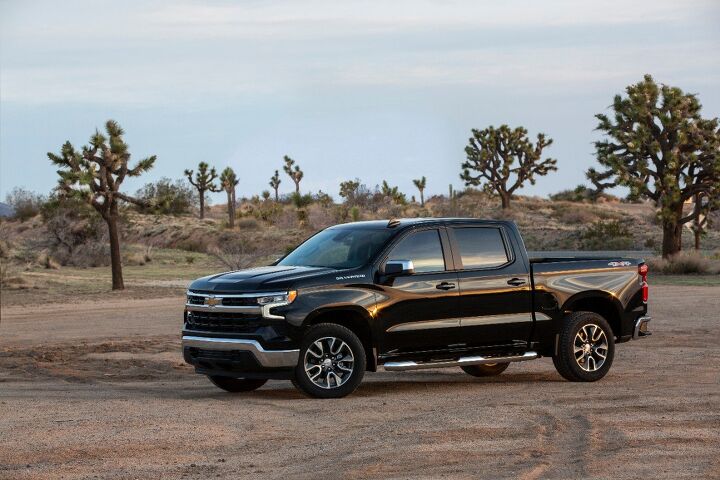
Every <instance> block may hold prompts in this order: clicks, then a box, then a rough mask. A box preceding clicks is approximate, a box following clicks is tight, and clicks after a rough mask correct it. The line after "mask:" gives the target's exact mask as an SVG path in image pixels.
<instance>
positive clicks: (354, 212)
mask: <svg viewBox="0 0 720 480" xmlns="http://www.w3.org/2000/svg"><path fill="white" fill-rule="evenodd" d="M350 218H352V221H353V222H357V221H359V220H360V207H357V206H355V207H352V208H351V209H350Z"/></svg>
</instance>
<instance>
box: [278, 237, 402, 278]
mask: <svg viewBox="0 0 720 480" xmlns="http://www.w3.org/2000/svg"><path fill="white" fill-rule="evenodd" d="M391 234H392V230H390V229H385V228H384V229H361V228H352V229H350V228H330V229H327V230H323V231H322V232H320V233H318V234H316V235H314V236H313V237H311V238H309V239H308V240H307V241H305V242H304V243H303V244H302V245H300V246H299V247H297V248H296V249H295V250H293V251H292V252H290V253H289V254H288V255H287V256H286V257H285V258H283V259H282V260H280V262H278V265H285V266H295V267H328V268H356V267H360V266H362V265H364V264H366V263H367V262H368V260H370V259H371V258H372V257H373V256H375V254H376V253H377V252H378V251H379V250H380V248H381V247H382V246H383V245H384V244H385V242H386V241H387V239H388V238H390V235H391Z"/></svg>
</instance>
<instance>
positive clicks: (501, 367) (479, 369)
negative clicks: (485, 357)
mask: <svg viewBox="0 0 720 480" xmlns="http://www.w3.org/2000/svg"><path fill="white" fill-rule="evenodd" d="M509 366H510V363H507V362H506V363H492V364H489V365H467V366H465V367H460V368H462V370H463V372H465V373H467V374H468V375H472V376H473V377H494V376H496V375H500V374H501V373H502V372H504V371H505V370H507V368H508V367H509Z"/></svg>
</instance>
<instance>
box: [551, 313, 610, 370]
mask: <svg viewBox="0 0 720 480" xmlns="http://www.w3.org/2000/svg"><path fill="white" fill-rule="evenodd" d="M614 356H615V337H614V335H613V331H612V328H610V325H609V324H608V322H607V320H605V319H604V318H603V317H602V316H600V315H598V314H597V313H593V312H574V313H571V314H569V315H566V316H565V318H564V319H563V326H562V329H561V331H560V337H559V339H558V351H557V354H556V355H555V356H553V363H554V364H555V368H556V369H557V371H558V373H559V374H560V375H562V376H563V377H564V378H566V379H567V380H570V381H571V382H595V381H597V380H600V379H601V378H603V377H604V376H605V375H606V374H607V372H608V371H609V370H610V366H611V365H612V362H613V358H614Z"/></svg>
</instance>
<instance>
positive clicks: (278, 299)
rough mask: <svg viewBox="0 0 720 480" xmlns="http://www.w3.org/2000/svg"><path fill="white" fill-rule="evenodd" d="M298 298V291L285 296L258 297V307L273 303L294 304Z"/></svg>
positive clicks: (292, 291)
mask: <svg viewBox="0 0 720 480" xmlns="http://www.w3.org/2000/svg"><path fill="white" fill-rule="evenodd" d="M296 297H297V291H295V290H291V291H289V292H288V293H285V294H283V295H268V296H265V297H258V299H257V303H258V305H269V304H272V303H292V302H293V301H294V300H295V298H296Z"/></svg>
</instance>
